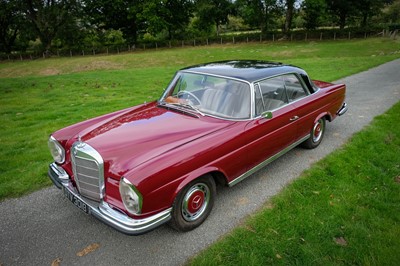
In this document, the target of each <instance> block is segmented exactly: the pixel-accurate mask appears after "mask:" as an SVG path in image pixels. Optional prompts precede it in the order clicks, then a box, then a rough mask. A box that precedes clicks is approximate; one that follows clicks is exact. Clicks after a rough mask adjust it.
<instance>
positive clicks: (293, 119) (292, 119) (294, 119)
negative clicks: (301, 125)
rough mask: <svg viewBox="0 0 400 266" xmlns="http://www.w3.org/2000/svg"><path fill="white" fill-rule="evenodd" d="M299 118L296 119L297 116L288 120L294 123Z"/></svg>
mask: <svg viewBox="0 0 400 266" xmlns="http://www.w3.org/2000/svg"><path fill="white" fill-rule="evenodd" d="M299 118H300V117H298V116H297V115H295V116H293V117H292V118H290V121H296V120H297V119H299Z"/></svg>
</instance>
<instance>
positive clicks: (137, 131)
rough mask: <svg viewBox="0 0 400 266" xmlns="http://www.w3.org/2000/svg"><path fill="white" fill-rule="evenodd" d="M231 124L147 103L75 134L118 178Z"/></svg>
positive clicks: (230, 122) (110, 172)
mask: <svg viewBox="0 0 400 266" xmlns="http://www.w3.org/2000/svg"><path fill="white" fill-rule="evenodd" d="M232 123H234V122H232V121H224V120H219V119H215V118H210V117H202V116H200V117H195V116H193V115H187V114H184V113H180V112H176V111H173V110H167V109H165V108H161V107H158V106H157V105H156V104H149V105H148V106H145V107H143V108H140V109H138V110H130V111H127V112H125V113H123V114H118V115H116V116H115V117H111V118H109V119H107V120H106V121H102V122H100V123H97V124H95V125H93V126H91V127H89V128H87V129H86V130H84V131H82V132H80V134H79V135H80V138H81V139H82V140H83V141H84V142H86V143H88V144H89V145H90V146H92V147H93V148H94V149H96V150H97V151H98V152H99V153H100V154H101V156H102V157H103V160H104V162H105V166H106V169H107V168H108V172H109V174H111V175H112V176H119V177H120V176H122V175H124V174H125V173H126V172H127V171H129V170H131V169H132V168H134V167H136V166H138V165H140V164H142V163H144V162H146V161H148V160H150V159H152V158H155V157H157V156H159V155H161V154H163V153H166V152H168V151H169V150H172V149H174V148H176V147H179V146H181V145H185V144H186V143H188V142H191V141H193V140H195V139H198V138H200V137H202V136H204V135H207V134H210V133H212V132H215V131H217V130H220V129H222V128H224V127H226V126H229V125H230V124H232ZM188 156H190V155H188ZM171 160H173V158H171Z"/></svg>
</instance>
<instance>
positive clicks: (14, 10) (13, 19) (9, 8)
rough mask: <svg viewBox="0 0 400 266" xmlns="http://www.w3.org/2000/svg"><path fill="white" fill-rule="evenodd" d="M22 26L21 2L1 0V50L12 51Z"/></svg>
mask: <svg viewBox="0 0 400 266" xmlns="http://www.w3.org/2000/svg"><path fill="white" fill-rule="evenodd" d="M22 28H23V14H22V12H21V2H20V1H8V0H0V51H4V52H6V53H8V54H9V53H11V51H12V48H13V46H14V44H15V41H16V39H17V36H18V34H19V33H20V31H21V29H22Z"/></svg>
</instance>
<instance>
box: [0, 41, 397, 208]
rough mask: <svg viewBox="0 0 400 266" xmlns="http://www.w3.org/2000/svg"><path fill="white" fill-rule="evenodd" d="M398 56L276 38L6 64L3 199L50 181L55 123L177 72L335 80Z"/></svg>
mask: <svg viewBox="0 0 400 266" xmlns="http://www.w3.org/2000/svg"><path fill="white" fill-rule="evenodd" d="M399 57H400V42H399V41H395V40H390V39H385V38H379V39H378V38H377V39H366V40H351V41H348V40H345V41H323V42H279V43H278V42H275V43H265V44H255V43H253V44H236V45H224V46H220V45H214V46H203V47H187V48H175V49H160V50H157V51H155V50H151V51H145V52H134V53H127V54H120V55H113V56H94V57H89V56H87V57H74V58H53V59H47V60H34V61H23V62H20V61H17V62H2V63H0V95H1V97H0V123H1V125H2V130H1V131H0V200H2V199H5V198H8V197H17V196H21V195H23V194H26V193H29V192H32V191H34V190H37V189H40V188H43V187H45V186H48V185H50V184H51V182H50V180H49V179H48V177H47V167H48V164H49V163H50V162H51V156H50V154H49V152H48V149H47V138H48V136H49V134H50V133H51V132H53V131H55V130H57V129H60V128H62V127H65V126H67V125H70V124H72V123H76V122H79V121H82V120H84V119H87V118H91V117H95V116H98V115H101V114H104V113H108V112H111V111H115V110H118V109H122V108H126V107H129V106H132V105H136V104H139V103H142V102H144V101H151V100H155V99H157V98H158V97H159V95H160V94H161V92H162V91H163V89H164V88H165V87H166V85H167V84H168V81H169V80H170V78H171V77H172V75H173V73H174V72H175V71H176V70H177V69H179V68H181V67H183V66H187V65H191V64H196V63H201V62H209V61H215V60H225V59H263V60H274V61H281V62H284V63H290V64H294V65H298V66H300V67H303V68H305V69H306V70H307V71H308V73H309V74H310V75H311V77H312V78H314V79H320V80H326V81H332V80H335V79H338V78H341V77H344V76H348V75H351V74H354V73H357V72H359V71H362V70H366V69H369V68H371V67H373V66H376V65H379V64H382V63H384V62H387V61H390V60H393V59H395V58H399Z"/></svg>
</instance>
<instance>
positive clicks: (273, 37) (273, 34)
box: [272, 33, 275, 42]
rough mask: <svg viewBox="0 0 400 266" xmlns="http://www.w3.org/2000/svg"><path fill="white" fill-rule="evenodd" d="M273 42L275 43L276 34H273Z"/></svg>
mask: <svg viewBox="0 0 400 266" xmlns="http://www.w3.org/2000/svg"><path fill="white" fill-rule="evenodd" d="M272 41H273V42H275V33H273V34H272Z"/></svg>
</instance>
